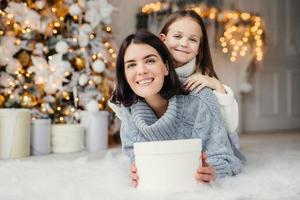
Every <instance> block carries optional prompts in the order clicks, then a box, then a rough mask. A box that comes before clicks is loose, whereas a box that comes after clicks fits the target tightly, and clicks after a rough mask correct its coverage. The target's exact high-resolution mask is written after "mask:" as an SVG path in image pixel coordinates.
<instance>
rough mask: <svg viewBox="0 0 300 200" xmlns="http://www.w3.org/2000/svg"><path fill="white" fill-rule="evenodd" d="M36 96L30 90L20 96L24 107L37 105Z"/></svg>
mask: <svg viewBox="0 0 300 200" xmlns="http://www.w3.org/2000/svg"><path fill="white" fill-rule="evenodd" d="M37 103H38V102H37V100H36V97H35V96H34V95H32V94H30V93H29V92H24V94H23V95H22V96H21V97H20V104H21V106H22V107H23V108H32V107H34V106H36V105H37Z"/></svg>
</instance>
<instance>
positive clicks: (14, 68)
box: [6, 59, 22, 75]
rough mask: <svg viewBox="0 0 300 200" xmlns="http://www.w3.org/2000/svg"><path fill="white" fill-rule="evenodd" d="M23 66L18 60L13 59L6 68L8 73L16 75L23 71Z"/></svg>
mask: <svg viewBox="0 0 300 200" xmlns="http://www.w3.org/2000/svg"><path fill="white" fill-rule="evenodd" d="M21 68H22V65H21V63H20V62H19V60H17V59H12V60H11V61H10V62H9V63H8V64H7V66H6V72H7V73H9V74H13V75H14V74H15V73H16V71H17V70H18V69H21Z"/></svg>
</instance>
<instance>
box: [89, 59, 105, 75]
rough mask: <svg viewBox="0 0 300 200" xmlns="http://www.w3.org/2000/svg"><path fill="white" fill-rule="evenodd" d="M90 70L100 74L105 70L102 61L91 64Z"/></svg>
mask: <svg viewBox="0 0 300 200" xmlns="http://www.w3.org/2000/svg"><path fill="white" fill-rule="evenodd" d="M92 68H93V70H94V71H95V72H97V73H101V72H103V71H104V70H105V64H104V62H103V61H102V60H96V61H95V62H94V63H93V64H92Z"/></svg>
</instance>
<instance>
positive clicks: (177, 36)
mask: <svg viewBox="0 0 300 200" xmlns="http://www.w3.org/2000/svg"><path fill="white" fill-rule="evenodd" d="M173 37H174V38H176V39H180V38H181V35H174V36H173Z"/></svg>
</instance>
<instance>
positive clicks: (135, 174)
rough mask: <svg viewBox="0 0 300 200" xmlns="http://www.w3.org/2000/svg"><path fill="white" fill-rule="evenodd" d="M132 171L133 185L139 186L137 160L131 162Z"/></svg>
mask: <svg viewBox="0 0 300 200" xmlns="http://www.w3.org/2000/svg"><path fill="white" fill-rule="evenodd" d="M130 172H131V183H132V186H133V187H135V188H136V187H137V186H138V181H139V176H138V174H137V168H136V166H135V162H133V163H131V167H130Z"/></svg>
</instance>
